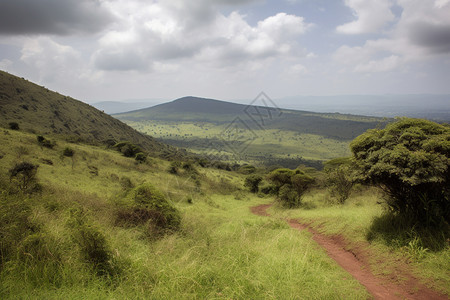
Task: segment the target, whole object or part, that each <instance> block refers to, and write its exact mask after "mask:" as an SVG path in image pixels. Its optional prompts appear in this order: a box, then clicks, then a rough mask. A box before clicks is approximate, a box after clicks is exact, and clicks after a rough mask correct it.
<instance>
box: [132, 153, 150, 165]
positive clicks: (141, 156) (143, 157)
mask: <svg viewBox="0 0 450 300" xmlns="http://www.w3.org/2000/svg"><path fill="white" fill-rule="evenodd" d="M134 159H135V160H136V161H138V162H140V163H144V162H145V161H146V160H147V155H145V153H143V152H139V153H137V154H136V157H135V158H134Z"/></svg>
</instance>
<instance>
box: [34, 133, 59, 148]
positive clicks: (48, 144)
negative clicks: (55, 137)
mask: <svg viewBox="0 0 450 300" xmlns="http://www.w3.org/2000/svg"><path fill="white" fill-rule="evenodd" d="M37 141H38V144H39V145H41V147H46V148H49V149H53V147H55V145H56V143H55V142H54V141H51V140H48V139H46V138H45V137H43V136H42V135H38V136H37Z"/></svg>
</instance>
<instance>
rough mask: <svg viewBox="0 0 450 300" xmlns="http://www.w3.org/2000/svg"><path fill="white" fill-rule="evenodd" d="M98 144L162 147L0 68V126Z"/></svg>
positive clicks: (87, 107) (148, 137) (150, 139)
mask: <svg viewBox="0 0 450 300" xmlns="http://www.w3.org/2000/svg"><path fill="white" fill-rule="evenodd" d="M10 122H17V123H18V124H19V127H20V129H22V130H25V131H29V132H32V133H36V134H43V135H51V136H54V135H57V136H64V137H65V138H66V139H69V140H73V141H83V142H87V143H93V144H99V143H101V142H105V141H108V140H114V141H123V140H127V141H130V142H132V143H135V144H138V145H140V146H142V147H143V148H145V149H146V150H148V151H152V152H154V151H161V150H162V149H164V148H165V147H166V146H165V145H163V144H161V143H159V142H157V141H156V140H154V139H153V138H152V137H150V136H147V135H145V134H142V133H139V132H137V131H136V130H134V129H133V128H131V127H129V126H128V125H126V124H124V123H122V122H120V121H119V120H117V119H115V118H113V117H111V116H109V115H107V114H105V113H103V112H102V111H99V110H97V109H96V108H94V107H92V106H90V105H88V104H85V103H83V102H81V101H78V100H75V99H72V98H70V97H67V96H64V95H61V94H58V93H56V92H53V91H50V90H48V89H47V88H45V87H42V86H39V85H36V84H34V83H31V82H29V81H27V80H25V79H23V78H19V77H16V76H13V75H11V74H9V73H6V72H2V71H0V126H1V127H8V124H9V123H10Z"/></svg>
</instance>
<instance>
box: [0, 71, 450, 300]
mask: <svg viewBox="0 0 450 300" xmlns="http://www.w3.org/2000/svg"><path fill="white" fill-rule="evenodd" d="M0 75H1V76H0V116H1V120H0V126H1V128H0V298H1V299H30V298H31V299H61V298H64V299H169V298H170V299H372V298H374V299H384V298H385V296H386V295H389V297H399V298H408V299H424V298H430V297H431V298H430V299H448V297H449V295H450V289H449V287H450V274H449V273H448V270H449V269H450V259H449V255H450V247H449V245H448V239H449V237H450V233H449V232H450V231H449V226H448V198H445V197H446V195H448V185H447V184H446V183H447V181H446V180H448V166H449V157H448V143H449V139H450V127H449V126H448V124H437V123H434V122H430V121H426V120H421V119H408V118H402V119H398V120H395V121H394V120H391V119H389V120H385V119H379V118H372V117H363V116H352V115H342V114H316V113H310V112H302V111H290V110H280V111H278V113H275V112H277V111H273V110H271V109H269V108H268V107H262V106H254V107H250V108H251V109H257V110H256V112H258V109H259V112H260V113H261V112H262V111H263V109H264V110H265V113H266V114H259V115H258V116H259V117H264V116H266V117H265V118H263V120H264V122H263V123H261V122H260V123H258V120H259V121H261V118H259V119H257V118H255V115H254V114H253V113H245V109H246V107H247V106H244V107H243V106H240V105H236V104H227V103H222V102H221V101H217V100H211V99H209V100H207V101H206V100H205V99H199V98H194V99H192V98H189V97H188V99H187V101H186V99H181V100H180V101H178V100H176V101H174V102H173V103H172V104H171V105H169V106H167V105H161V106H158V107H156V109H146V110H144V111H136V112H130V113H127V114H122V115H117V116H116V115H115V116H114V117H117V118H119V119H121V120H124V121H126V122H127V124H128V125H126V124H124V123H122V122H121V121H119V120H118V119H115V118H113V117H111V116H109V115H107V114H104V113H103V112H101V111H98V110H96V109H95V108H93V107H91V106H89V105H86V104H84V103H82V102H80V101H77V100H75V99H72V98H70V97H68V96H63V95H60V94H58V93H55V92H52V91H50V90H48V89H46V88H44V87H40V86H38V85H36V84H33V83H30V82H28V81H26V80H24V79H21V78H18V77H15V76H13V75H10V74H8V73H4V72H2V73H0ZM205 101H206V102H205ZM194 104H196V105H194ZM174 105H175V108H176V107H178V108H179V107H182V110H178V109H175V108H174ZM202 109H203V111H202ZM243 109H244V110H243ZM247 109H248V108H247ZM268 109H269V110H268ZM152 110H153V111H152ZM194 111H196V112H197V113H194ZM268 111H271V112H272V113H274V114H272V115H270V114H269V113H268ZM252 112H255V110H253V111H252ZM283 116H284V117H283ZM177 119H178V121H177ZM230 120H231V121H230ZM255 120H256V121H255ZM66 125H67V126H66ZM259 125H262V126H259ZM75 131H76V132H75ZM165 141H169V142H170V143H171V145H167V144H165V143H164V142H165ZM184 146H186V148H189V150H191V151H192V152H190V151H188V150H184V149H183V148H184ZM369 154H370V155H369ZM283 166H284V167H283ZM287 166H288V167H289V168H286V167H287ZM411 170H412V171H411ZM386 174H389V176H391V177H389V176H386ZM446 176H447V177H446ZM386 178H387V180H386ZM398 178H401V180H398ZM383 180H385V181H383ZM380 182H381V183H380ZM411 182H413V184H411ZM389 184H397V185H389ZM386 187H388V188H392V190H393V191H397V190H401V191H403V193H404V195H405V196H408V197H405V198H402V197H398V195H393V194H392V193H391V194H389V193H388V192H389V190H387V189H386ZM382 188H384V191H383V189H382ZM419 192H420V193H423V194H422V195H421V196H418V195H419ZM394 196H397V198H395V197H394ZM419 197H420V198H419ZM417 199H419V200H420V201H416V200H417ZM428 200H430V201H428ZM402 201H409V202H407V205H406V207H407V208H406V209H405V210H400V209H398V210H395V209H396V207H400V206H401V205H403V204H404V202H402ZM396 205H397V206H396ZM409 207H413V209H411V210H410V209H409ZM331 247H332V248H333V249H334V250H333V251H334V252H333V251H331V250H330V249H331ZM336 255H341V256H343V257H347V258H350V260H349V261H350V263H347V264H342V261H341V260H340V259H338V258H336ZM360 274H364V276H366V278H361V277H360ZM367 278H369V282H367V280H366V279H367ZM374 286H375V287H376V289H374ZM380 287H381V288H382V293H381V294H380V290H379V289H378V288H380Z"/></svg>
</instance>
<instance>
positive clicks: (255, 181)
mask: <svg viewBox="0 0 450 300" xmlns="http://www.w3.org/2000/svg"><path fill="white" fill-rule="evenodd" d="M262 179H263V178H262V177H261V176H259V175H255V174H253V175H249V176H247V177H246V178H245V183H244V185H245V186H246V187H248V188H249V189H250V192H252V193H257V192H258V191H259V184H260V183H261V181H262Z"/></svg>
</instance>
